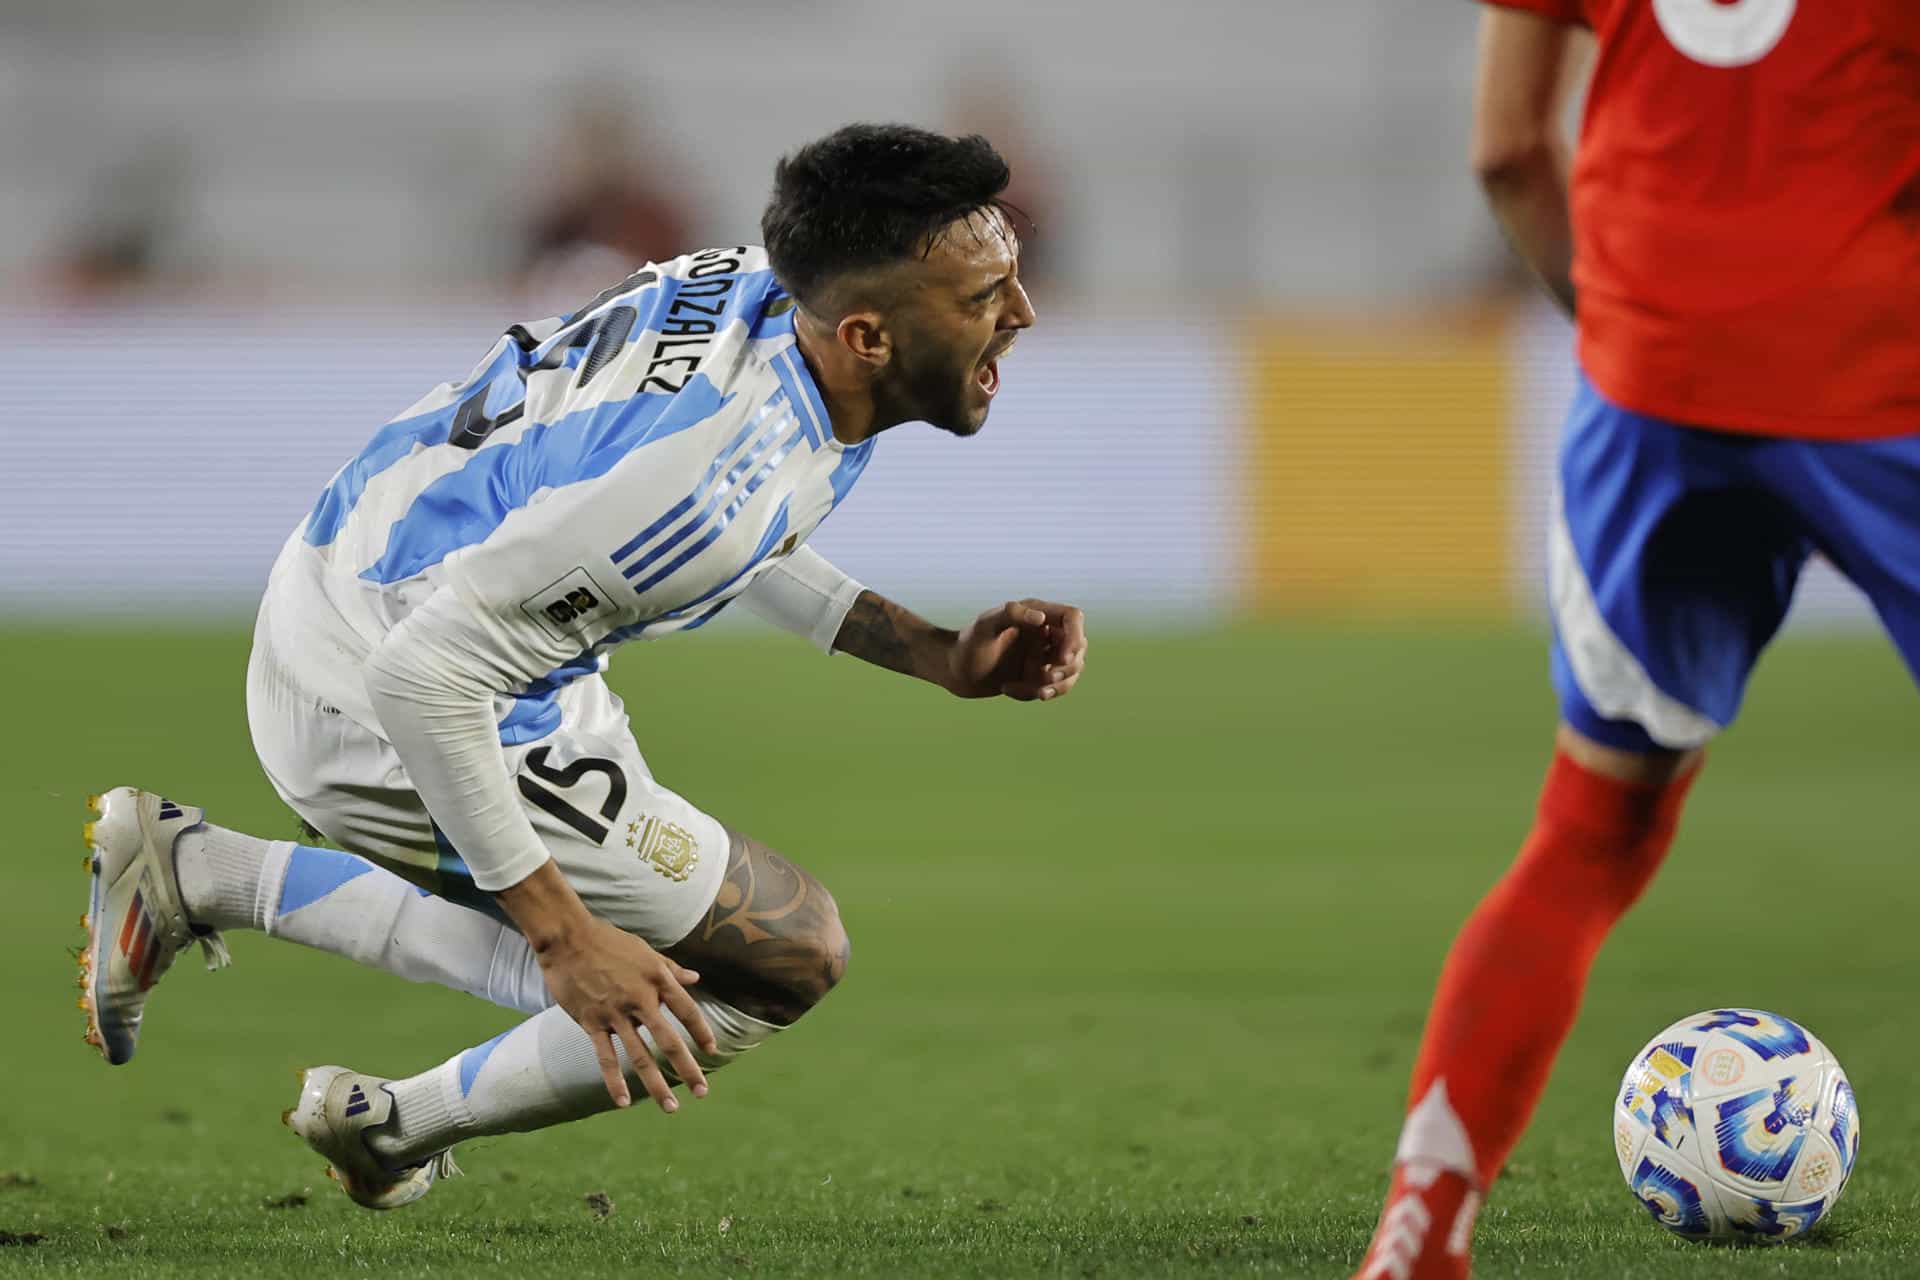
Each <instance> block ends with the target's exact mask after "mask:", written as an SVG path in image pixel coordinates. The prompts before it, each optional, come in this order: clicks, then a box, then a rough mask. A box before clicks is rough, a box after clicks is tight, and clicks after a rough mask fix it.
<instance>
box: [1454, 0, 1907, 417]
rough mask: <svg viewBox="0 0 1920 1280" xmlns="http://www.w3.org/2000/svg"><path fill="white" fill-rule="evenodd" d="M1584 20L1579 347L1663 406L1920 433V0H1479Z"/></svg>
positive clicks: (1590, 369)
mask: <svg viewBox="0 0 1920 1280" xmlns="http://www.w3.org/2000/svg"><path fill="white" fill-rule="evenodd" d="M1488 2H1489V3H1494V4H1500V5H1504V6H1506V7H1508V8H1514V9H1525V10H1529V11H1531V12H1534V13H1539V14H1542V15H1544V16H1546V17H1548V18H1552V19H1556V20H1559V21H1563V22H1568V23H1578V24H1582V25H1585V26H1588V27H1591V28H1592V29H1593V31H1594V34H1595V36H1596V37H1597V39H1598V46H1599V50H1598V59H1597V61H1596V63H1595V66H1594V74H1593V82H1592V86H1591V88H1590V89H1589V91H1588V99H1587V107H1586V118H1585V120H1584V122H1583V124H1582V126H1581V133H1580V148H1579V153H1578V157H1577V159H1576V161H1575V164H1574V173H1573V191H1572V209H1573V229H1574V268H1573V276H1574V283H1575V286H1576V288H1577V290H1578V294H1579V335H1580V346H1579V350H1580V361H1581V364H1582V366H1583V367H1584V368H1585V369H1586V371H1587V376H1588V377H1589V378H1591V379H1592V380H1593V383H1594V385H1595V386H1596V387H1598V388H1599V389H1600V391H1601V392H1602V393H1603V394H1605V395H1606V396H1607V397H1608V398H1609V399H1611V400H1613V401H1615V402H1617V403H1619V404H1622V405H1624V406H1626V407H1627V408H1630V409H1634V410H1638V411H1640V412H1643V413H1647V414H1652V415H1655V416H1658V417H1662V418H1668V419H1672V420H1675V421H1679V422H1684V423H1690V424H1694V425H1699V426H1712V427H1721V428H1726V429H1729V430H1737V431H1752V432H1761V433H1766V434H1770V435H1786V436H1802V437H1814V438H1828V439H1848V438H1865V437H1872V436H1887V435H1897V434H1902V433H1908V432H1920V0H1488Z"/></svg>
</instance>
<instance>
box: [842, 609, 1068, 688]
mask: <svg viewBox="0 0 1920 1280" xmlns="http://www.w3.org/2000/svg"><path fill="white" fill-rule="evenodd" d="M833 647H834V650H835V651H836V652H839V653H849V654H852V655H853V656H854V657H856V658H859V659H861V660H862V661H865V662H871V663H872V664H873V665H874V666H876V667H884V668H886V669H887V670H888V671H898V672H900V673H901V674H902V675H909V676H914V677H916V678H917V679H921V680H925V681H926V682H927V683H929V684H933V685H938V686H939V687H940V688H942V689H945V690H946V691H947V692H948V693H951V694H953V695H954V696H956V697H960V698H991V697H995V696H997V695H1004V696H1006V697H1009V698H1017V699H1019V700H1021V701H1046V700H1049V699H1052V698H1057V697H1059V696H1061V695H1062V694H1064V693H1066V692H1067V691H1068V690H1070V689H1072V688H1073V686H1074V684H1075V683H1076V682H1077V681H1078V680H1079V679H1080V672H1081V670H1082V669H1083V668H1084V667H1085V666H1086V655H1087V630H1086V619H1085V617H1084V616H1083V615H1082V614H1081V612H1080V610H1078V609H1076V608H1074V607H1073V606H1071V605H1061V604H1049V603H1048V602H1046V601H1044V600H1019V601H1010V602H1009V603H1007V604H1003V605H1001V606H1000V607H999V608H997V609H989V610H988V611H987V612H985V613H983V614H981V615H980V616H979V617H977V618H975V619H974V620H973V621H972V622H970V623H968V624H967V625H966V626H965V627H964V628H962V629H961V630H959V631H949V630H947V629H946V628H944V627H936V626H934V625H933V624H932V623H931V622H928V621H927V620H926V619H925V618H923V617H921V616H920V615H919V614H917V613H915V612H913V610H911V609H908V608H905V607H904V606H902V605H897V604H895V603H894V602H893V601H891V600H888V599H887V598H886V597H884V596H882V595H880V594H878V593H877V592H873V591H866V590H862V591H861V592H860V594H859V596H858V597H857V598H856V599H855V600H854V602H853V607H852V608H851V609H849V610H848V611H847V616H846V618H845V619H844V620H843V621H842V622H841V623H840V631H839V634H838V635H836V636H835V637H834V641H833Z"/></svg>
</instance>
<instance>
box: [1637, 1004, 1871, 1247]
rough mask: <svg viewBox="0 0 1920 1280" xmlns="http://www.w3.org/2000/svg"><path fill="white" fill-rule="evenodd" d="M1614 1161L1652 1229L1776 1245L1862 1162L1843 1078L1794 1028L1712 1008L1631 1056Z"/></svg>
mask: <svg viewBox="0 0 1920 1280" xmlns="http://www.w3.org/2000/svg"><path fill="white" fill-rule="evenodd" d="M1613 1145H1614V1152H1615V1154H1616V1155H1618V1156H1619V1157H1620V1172H1621V1174H1622V1175H1624V1176H1625V1178H1626V1180H1627V1187H1628V1189H1629V1190H1631V1191H1632V1192H1633V1194H1634V1195H1635V1196H1636V1197H1638V1198H1639V1200H1640V1202H1641V1203H1642V1204H1644V1205H1645V1206H1646V1207H1647V1212H1648V1213H1651V1214H1652V1215H1653V1220H1654V1221H1655V1222H1657V1223H1659V1224H1660V1225H1661V1226H1663V1227H1665V1228H1666V1229H1667V1230H1669V1231H1671V1232H1673V1233H1674V1234H1675V1235H1678V1236H1684V1237H1685V1238H1687V1239H1689V1240H1752V1241H1769V1242H1772V1241H1780V1240H1787V1239H1791V1238H1792V1237H1794V1236H1797V1235H1800V1234H1802V1233H1803V1232H1805V1231H1806V1230H1807V1229H1808V1228H1809V1227H1811V1226H1813V1224H1814V1223H1816V1222H1818V1221H1819V1220H1820V1218H1821V1216H1822V1215H1824V1214H1825V1213H1826V1212H1827V1211H1828V1210H1829V1209H1831V1208H1833V1205H1834V1202H1835V1201H1837V1200H1838V1199H1839V1198H1840V1193H1841V1192H1842V1191H1844V1190H1845V1189H1846V1186H1847V1179H1848V1177H1850V1176H1851V1175H1852V1173H1853V1165H1854V1160H1855V1159H1856V1158H1857V1157H1858V1156H1859V1154H1860V1110H1859V1108H1858V1107H1857V1106H1856V1105H1855V1103H1854V1099H1853V1088H1852V1086H1850V1085H1849V1084H1848V1083H1847V1074H1846V1072H1844V1071H1842V1070H1841V1069H1840V1064H1839V1063H1838V1062H1837V1061H1835V1060H1834V1056H1833V1054H1832V1053H1830V1052H1829V1051H1828V1050H1827V1046H1825V1045H1824V1044H1821V1043H1820V1042H1819V1041H1818V1040H1816V1039H1814V1037H1813V1036H1812V1034H1811V1033H1809V1032H1808V1031H1807V1030H1806V1029H1805V1028H1803V1027H1801V1026H1800V1025H1799V1024H1797V1023H1794V1022H1791V1021H1789V1020H1788V1019H1786V1018H1783V1017H1781V1016H1780V1015H1778V1014H1774V1013H1762V1012H1760V1011H1759V1010H1757V1009H1713V1010H1709V1011H1708V1012H1706V1013H1697V1014H1695V1015H1694V1016H1693V1017H1691V1018H1682V1019H1681V1020H1680V1021H1678V1022H1676V1023H1674V1024H1673V1025H1672V1026H1670V1027H1668V1028H1667V1029H1666V1030H1665V1031H1662V1032H1661V1033H1660V1034H1659V1035H1657V1036H1655V1037H1654V1038H1653V1039H1652V1040H1650V1041H1648V1043H1647V1047H1646V1048H1644V1049H1642V1050H1641V1051H1640V1052H1639V1053H1637V1054H1635V1055H1634V1059H1633V1062H1632V1063H1631V1064H1629V1065H1628V1067H1627V1074H1626V1078H1625V1079H1624V1080H1622V1081H1621V1084H1620V1093H1619V1096H1618V1098H1617V1099H1616V1100H1615V1105H1614V1109H1613Z"/></svg>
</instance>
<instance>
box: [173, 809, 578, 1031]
mask: <svg viewBox="0 0 1920 1280" xmlns="http://www.w3.org/2000/svg"><path fill="white" fill-rule="evenodd" d="M174 849H175V853H174V864H175V867H176V869H177V870H178V873H179V876H180V892H181V896H182V897H183V898H184V899H185V900H186V903H185V905H186V908H187V914H188V916H189V917H191V918H192V919H193V920H194V921H195V923H198V924H205V925H211V926H213V927H215V928H224V929H264V930H265V931H266V932H268V933H270V934H272V935H273V936H274V937H276V938H286V939H288V940H289V941H292V942H298V943H300V944H302V945H303V946H309V947H313V948H316V949H317V950H320V951H329V952H332V953H333V954H334V955H337V956H345V957H347V958H348V959H349V960H355V961H358V962H359V963H361V964H364V965H369V966H371V967H373V968H376V969H382V970H385V971H386V972H388V973H391V974H394V975H395V976H397V977H401V978H405V979H407V980H408V981H409V982H435V983H439V984H440V985H441V986H444V987H452V988H453V989H454V990H456V991H464V992H466V993H468V994H469V995H475V996H479V997H480V998H481V999H482V1000H489V1001H491V1002H493V1003H494V1004H497V1005H503V1006H505V1007H506V1008H509V1009H517V1010H519V1011H520V1012H522V1013H536V1012H538V1011H539V1010H541V1009H544V1008H546V1007H547V1006H548V1005H549V1004H551V1003H552V998H551V997H550V996H548V994H547V984H546V980H545V979H544V978H543V977H542V976H541V973H540V963H539V961H538V960H537V959H536V958H535V957H534V954H533V948H532V947H530V946H528V945H527V940H526V939H525V938H522V937H521V936H520V935H519V934H517V933H515V932H514V931H513V930H512V929H509V928H508V927H507V926H506V925H504V924H502V923H501V922H500V921H498V920H495V919H494V918H493V917H492V916H489V915H487V914H485V913H484V912H479V911H474V910H472V909H471V908H468V907H462V906H459V905H457V904H455V903H452V902H448V901H446V900H445V899H444V898H438V897H435V896H433V895H432V894H430V893H428V892H427V891H426V890H425V889H422V888H419V887H418V886H416V885H414V884H413V883H411V882H410V881H407V880H404V879H402V878H401V877H399V876H397V875H395V874H394V873H393V872H391V871H388V870H386V869H385V868H384V867H380V866H377V865H375V864H374V863H372V862H369V861H367V860H366V859H365V858H361V857H357V856H355V855H354V854H351V853H342V852H340V851H339V850H338V849H316V848H312V847H310V846H308V845H302V844H293V843H291V842H290V841H284V840H282V841H275V842H272V843H269V842H268V841H265V840H259V839H255V838H254V837H252V836H247V835H241V834H240V833H239V832H236V831H228V830H225V829H224V828H221V827H215V826H211V825H209V826H207V827H205V828H203V829H202V830H200V831H191V832H188V833H187V834H185V835H183V836H181V837H180V840H179V841H178V843H176V845H175V846H174Z"/></svg>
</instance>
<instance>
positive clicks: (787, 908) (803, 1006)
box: [670, 835, 852, 1026]
mask: <svg viewBox="0 0 1920 1280" xmlns="http://www.w3.org/2000/svg"><path fill="white" fill-rule="evenodd" d="M851 950H852V946H851V943H850V941H849V940H848V937H847V930H846V926H845V924H844V923H843V922H842V921H841V919H840V908H839V905H838V904H837V903H835V902H834V900H833V895H832V894H831V893H829V892H827V888H826V886H825V885H823V884H821V883H820V882H819V881H818V880H817V879H815V878H814V877H813V876H812V875H811V874H809V873H808V872H807V871H805V870H804V869H803V868H801V867H799V866H796V865H795V864H794V863H792V862H790V861H788V860H787V859H786V858H783V857H781V856H780V855H779V854H778V853H775V852H774V851H773V850H772V849H769V848H768V847H767V846H766V845H764V844H761V843H760V842H759V841H757V840H752V839H749V838H747V837H745V836H741V835H735V836H734V837H733V854H732V858H731V861H730V863H729V865H728V867H727V876H726V879H725V880H724V881H722V882H721V885H720V889H719V892H718V893H717V894H716V895H715V897H714V901H713V905H712V907H710V908H709V909H708V911H707V916H706V919H704V920H703V921H702V922H701V923H700V924H699V925H697V926H696V927H695V928H694V930H693V932H692V933H690V934H688V935H687V937H686V938H684V939H682V940H681V941H680V942H679V943H678V944H676V945H675V946H674V947H673V948H672V950H671V953H670V954H672V955H673V957H674V958H675V959H676V960H678V961H680V962H681V963H682V964H685V965H688V966H690V967H692V968H694V969H697V970H699V972H700V975H701V977H700V986H701V989H702V990H703V991H706V992H708V993H710V994H713V995H715V996H717V997H719V998H721V999H724V1000H726V1001H728V1002H730V1003H732V1004H734V1005H736V1006H738V1007H739V1008H740V1009H742V1010H743V1011H745V1012H747V1013H750V1014H752V1015H753V1016H754V1017H757V1018H762V1019H765V1020H766V1021H768V1022H773V1023H777V1024H780V1025H782V1026H784V1025H786V1024H788V1023H791V1022H793V1021H795V1020H796V1019H798V1018H799V1017H800V1016H801V1015H802V1014H804V1013H806V1011H807V1010H809V1009H811V1008H812V1007H813V1006H814V1005H816V1004H818V1003H820V1001H821V1000H823V999H825V998H826V995H827V993H828V992H829V991H831V990H833V988H834V987H835V986H836V985H838V984H839V982H840V979H841V978H842V977H844V976H845V975H846V971H847V959H848V956H849V954H850V953H851Z"/></svg>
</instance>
